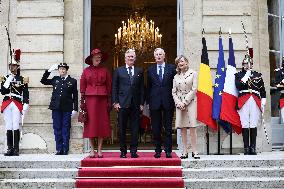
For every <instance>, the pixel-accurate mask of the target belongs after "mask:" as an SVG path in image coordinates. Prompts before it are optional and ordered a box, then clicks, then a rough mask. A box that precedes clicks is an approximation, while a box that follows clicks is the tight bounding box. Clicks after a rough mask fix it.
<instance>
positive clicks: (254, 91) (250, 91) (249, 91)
mask: <svg viewBox="0 0 284 189" xmlns="http://www.w3.org/2000/svg"><path fill="white" fill-rule="evenodd" d="M239 93H255V94H257V95H259V96H260V93H259V92H258V91H256V90H253V89H248V90H241V91H239Z"/></svg>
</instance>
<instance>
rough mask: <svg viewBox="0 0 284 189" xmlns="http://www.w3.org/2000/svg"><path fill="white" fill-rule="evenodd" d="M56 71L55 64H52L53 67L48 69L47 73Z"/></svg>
mask: <svg viewBox="0 0 284 189" xmlns="http://www.w3.org/2000/svg"><path fill="white" fill-rule="evenodd" d="M57 69H58V65H57V64H53V65H52V66H51V67H50V68H49V70H48V72H52V71H54V70H57Z"/></svg>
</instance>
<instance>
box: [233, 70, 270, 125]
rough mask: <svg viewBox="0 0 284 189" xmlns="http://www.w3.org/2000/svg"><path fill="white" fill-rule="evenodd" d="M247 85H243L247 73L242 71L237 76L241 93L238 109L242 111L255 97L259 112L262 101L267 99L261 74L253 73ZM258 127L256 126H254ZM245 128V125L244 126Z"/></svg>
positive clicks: (237, 83)
mask: <svg viewBox="0 0 284 189" xmlns="http://www.w3.org/2000/svg"><path fill="white" fill-rule="evenodd" d="M251 73H252V76H251V77H249V79H248V82H247V83H243V82H242V81H241V79H242V78H243V77H244V76H245V74H246V71H245V70H242V71H240V72H238V73H236V74H235V78H236V79H235V82H236V87H237V89H238V91H239V96H238V101H237V103H238V104H237V109H238V110H240V109H241V108H242V107H243V105H244V104H245V103H246V102H247V101H248V99H249V98H250V97H253V99H254V100H255V102H256V104H257V106H258V107H259V110H260V111H262V110H261V99H262V98H266V92H265V87H264V82H263V79H262V75H261V73H259V72H257V71H252V72H251ZM253 126H256V125H253ZM243 128H244V125H243Z"/></svg>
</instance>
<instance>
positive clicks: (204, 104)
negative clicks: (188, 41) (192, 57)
mask: <svg viewBox="0 0 284 189" xmlns="http://www.w3.org/2000/svg"><path fill="white" fill-rule="evenodd" d="M202 45H203V46H202V55H201V64H200V68H199V74H198V88H197V94H196V96H197V120H198V121H200V122H202V123H204V124H205V125H207V126H209V127H211V128H212V129H215V130H216V129H217V125H216V122H215V121H214V120H213V119H212V100H213V99H212V98H213V89H212V77H211V72H210V66H209V59H208V53H207V46H206V40H205V38H204V37H203V38H202Z"/></svg>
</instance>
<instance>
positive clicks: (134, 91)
mask: <svg viewBox="0 0 284 189" xmlns="http://www.w3.org/2000/svg"><path fill="white" fill-rule="evenodd" d="M131 101H132V102H133V104H134V106H135V107H137V108H138V107H139V106H140V105H144V75H143V70H142V69H141V68H138V67H135V66H134V75H133V82H132V83H131V81H130V78H129V75H128V71H127V69H126V66H121V67H119V68H117V69H116V70H115V71H114V74H113V79H112V103H113V104H114V103H119V105H120V106H121V108H128V107H130V105H131Z"/></svg>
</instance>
